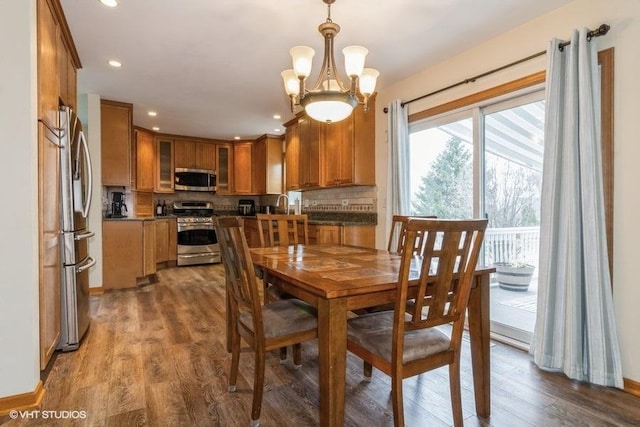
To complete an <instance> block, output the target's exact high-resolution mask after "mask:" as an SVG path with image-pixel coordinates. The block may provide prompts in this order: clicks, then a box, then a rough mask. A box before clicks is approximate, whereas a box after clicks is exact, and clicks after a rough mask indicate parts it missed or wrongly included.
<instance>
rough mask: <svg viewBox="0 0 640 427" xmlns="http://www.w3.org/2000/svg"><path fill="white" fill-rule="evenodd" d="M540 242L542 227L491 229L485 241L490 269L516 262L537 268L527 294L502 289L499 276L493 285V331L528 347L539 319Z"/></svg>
mask: <svg viewBox="0 0 640 427" xmlns="http://www.w3.org/2000/svg"><path fill="white" fill-rule="evenodd" d="M539 242H540V227H509V228H490V229H487V231H486V234H485V238H484V251H485V264H486V265H492V264H494V263H496V262H516V263H526V264H531V265H534V266H535V267H536V270H535V271H534V274H533V277H532V280H531V284H530V285H529V288H528V289H527V290H526V291H511V290H506V289H502V288H500V287H499V286H498V282H497V281H496V280H495V275H493V277H492V282H491V322H492V330H493V331H494V332H495V333H497V334H500V335H509V336H511V337H512V338H513V339H515V340H517V341H520V342H522V343H524V344H526V345H528V344H529V342H530V340H531V335H532V333H533V329H534V326H535V319H536V306H537V294H538V256H539V251H538V248H539ZM506 325H508V326H506Z"/></svg>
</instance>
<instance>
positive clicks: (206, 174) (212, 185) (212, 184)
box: [174, 168, 216, 193]
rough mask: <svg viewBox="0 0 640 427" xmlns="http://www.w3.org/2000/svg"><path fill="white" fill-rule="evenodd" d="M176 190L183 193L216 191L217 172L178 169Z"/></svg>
mask: <svg viewBox="0 0 640 427" xmlns="http://www.w3.org/2000/svg"><path fill="white" fill-rule="evenodd" d="M174 177H175V178H174V188H175V189H176V190H181V191H210V192H214V193H215V191H216V172H215V171H212V170H207V169H189V168H176V170H175V174H174Z"/></svg>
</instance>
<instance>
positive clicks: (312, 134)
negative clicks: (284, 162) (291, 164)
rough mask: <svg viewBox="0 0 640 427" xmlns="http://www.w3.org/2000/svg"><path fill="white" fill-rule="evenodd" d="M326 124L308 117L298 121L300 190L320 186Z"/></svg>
mask: <svg viewBox="0 0 640 427" xmlns="http://www.w3.org/2000/svg"><path fill="white" fill-rule="evenodd" d="M325 126H327V124H326V123H321V122H319V121H317V120H312V119H311V118H309V117H307V116H302V117H300V118H299V119H298V129H299V134H300V148H299V152H298V158H299V160H298V167H299V172H298V179H299V184H300V189H306V188H315V187H319V186H320V144H321V141H322V139H323V134H324V127H325Z"/></svg>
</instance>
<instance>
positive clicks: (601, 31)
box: [383, 24, 611, 113]
mask: <svg viewBox="0 0 640 427" xmlns="http://www.w3.org/2000/svg"><path fill="white" fill-rule="evenodd" d="M610 28H611V27H610V26H609V25H607V24H602V25H600V26H599V27H598V28H596V29H595V30H591V31H589V32H588V33H587V41H591V39H592V38H594V37H600V36H604V35H605V34H607V33H608V32H609V29H610ZM570 44H571V42H570V41H566V42H562V43H560V45H559V46H558V47H559V49H560V50H563V49H564V48H565V46H568V45H570ZM545 53H547V51H546V50H543V51H541V52H538V53H534V54H533V55H529V56H527V57H526V58H522V59H519V60H517V61H514V62H511V63H509V64H507V65H503V66H501V67H498V68H494V69H493V70H489V71H486V72H484V73H482V74H478V75H477V76H473V77H469V78H468V79H464V80H462V81H459V82H458V83H454V84H452V85H449V86H447V87H443V88H441V89H438V90H435V91H433V92H429V93H427V94H425V95H422V96H419V97H417V98H413V99H410V100H408V101H404V102H403V103H402V104H400V105H401V106H402V107H404V106H405V105H407V104H411V103H412V102H415V101H419V100H421V99H424V98H427V97H429V96H433V95H436V94H438V93H440V92H444V91H446V90H449V89H453V88H454V87H457V86H462V85H465V84H468V83H473V82H475V81H476V80H477V79H479V78H482V77H486V76H488V75H490V74H493V73H497V72H498V71H502V70H504V69H506V68H510V67H513V66H514V65H518V64H522V63H523V62H527V61H529V60H531V59H533V58H537V57H539V56H542V55H544V54H545ZM383 111H384V112H385V113H387V112H388V111H389V109H388V108H387V107H384V109H383Z"/></svg>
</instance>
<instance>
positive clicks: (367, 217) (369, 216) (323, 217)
mask: <svg viewBox="0 0 640 427" xmlns="http://www.w3.org/2000/svg"><path fill="white" fill-rule="evenodd" d="M218 215H220V216H224V215H225V214H223V213H218ZM227 215H235V213H231V212H230V213H228V214H227ZM307 215H308V217H309V224H312V225H349V226H350V225H377V224H378V214H376V213H371V212H366V213H364V212H362V213H361V212H308V213H307ZM242 218H247V219H256V216H255V215H246V216H243V217H242Z"/></svg>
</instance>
